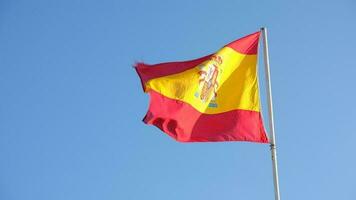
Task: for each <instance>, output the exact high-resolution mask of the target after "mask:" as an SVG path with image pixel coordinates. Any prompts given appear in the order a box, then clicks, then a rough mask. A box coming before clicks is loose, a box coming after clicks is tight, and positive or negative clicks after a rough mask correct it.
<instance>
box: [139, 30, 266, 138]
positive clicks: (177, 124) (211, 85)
mask: <svg viewBox="0 0 356 200" xmlns="http://www.w3.org/2000/svg"><path fill="white" fill-rule="evenodd" d="M259 36H260V32H256V33H253V34H250V35H247V36H245V37H243V38H240V39H238V40H236V41H233V42H231V43H229V44H227V45H226V46H224V47H223V48H221V49H220V50H219V51H217V52H216V53H214V54H211V55H207V56H204V57H202V58H198V59H195V60H189V61H181V62H167V63H160V64H154V65H149V64H144V63H137V64H136V65H135V69H136V71H137V73H138V75H139V77H140V79H141V83H142V87H143V90H144V92H147V93H148V94H149V95H150V103H149V109H148V112H147V114H146V116H145V117H144V119H143V121H144V122H145V123H146V124H149V125H154V126H156V127H158V128H159V129H161V130H162V131H163V132H165V133H166V134H168V135H169V136H171V137H172V138H174V139H175V140H177V141H180V142H218V141H249V142H259V143H268V138H267V135H266V132H265V129H264V127H263V122H262V116H261V105H260V97H259V89H258V79H257V77H258V76H257V50H258V43H259Z"/></svg>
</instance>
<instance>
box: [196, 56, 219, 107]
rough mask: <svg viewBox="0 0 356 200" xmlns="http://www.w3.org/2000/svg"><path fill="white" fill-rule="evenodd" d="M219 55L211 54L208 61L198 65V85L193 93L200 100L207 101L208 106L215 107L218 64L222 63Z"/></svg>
mask: <svg viewBox="0 0 356 200" xmlns="http://www.w3.org/2000/svg"><path fill="white" fill-rule="evenodd" d="M222 62H223V61H222V59H221V57H220V56H217V55H213V56H212V57H211V59H210V61H209V62H207V63H204V64H202V65H200V66H199V75H200V76H199V87H198V90H197V91H196V93H195V97H197V98H199V99H200V100H201V101H202V102H209V105H208V106H209V107H213V108H216V107H217V106H218V105H217V103H216V101H215V100H216V97H217V89H218V86H219V85H218V76H219V73H221V70H219V66H220V65H221V64H222Z"/></svg>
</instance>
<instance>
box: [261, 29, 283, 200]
mask: <svg viewBox="0 0 356 200" xmlns="http://www.w3.org/2000/svg"><path fill="white" fill-rule="evenodd" d="M261 32H262V37H263V54H264V63H265V75H266V78H265V79H266V89H267V101H268V114H269V130H270V135H269V140H270V149H271V156H272V167H273V183H274V196H275V200H280V195H279V180H278V166H277V150H276V137H275V135H274V120H273V103H272V89H271V76H270V68H269V56H268V40H267V28H265V27H262V28H261Z"/></svg>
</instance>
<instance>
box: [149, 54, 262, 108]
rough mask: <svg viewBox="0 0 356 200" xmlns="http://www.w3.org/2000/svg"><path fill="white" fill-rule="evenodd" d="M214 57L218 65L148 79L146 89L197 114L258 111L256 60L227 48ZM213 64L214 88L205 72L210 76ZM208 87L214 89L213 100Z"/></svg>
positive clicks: (203, 65) (251, 56) (205, 64)
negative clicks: (188, 105) (189, 108)
mask: <svg viewBox="0 0 356 200" xmlns="http://www.w3.org/2000/svg"><path fill="white" fill-rule="evenodd" d="M215 55H216V56H220V58H221V59H222V63H221V64H220V65H219V62H217V61H216V60H213V59H211V60H208V61H206V62H204V63H203V64H201V65H199V66H197V67H194V68H192V69H190V70H187V71H184V72H181V73H178V74H173V75H169V76H164V77H160V78H156V79H152V80H150V81H148V82H147V83H146V89H147V90H149V89H152V90H154V91H156V92H159V93H161V94H162V95H164V96H166V97H169V98H172V99H176V100H180V101H183V102H186V103H188V104H190V105H191V106H193V107H194V108H195V109H197V110H198V111H199V112H202V113H207V114H216V113H222V112H226V111H230V110H235V109H243V110H252V111H260V100H259V92H258V81H257V72H256V68H257V67H256V64H257V56H256V55H245V54H241V53H238V52H236V51H234V50H233V49H231V48H229V47H224V48H222V49H221V50H220V51H218V52H217V53H216V54H215ZM213 64H215V66H218V67H217V69H218V70H217V71H218V73H217V74H218V75H217V78H216V79H215V80H216V82H215V83H216V84H214V86H211V84H212V80H213V78H211V79H209V77H213V76H209V75H206V74H209V72H211V73H210V74H214V73H212V71H214V70H213V69H216V68H214V67H212V66H213ZM204 71H205V73H204ZM199 72H202V73H203V75H202V73H199ZM204 74H205V76H204ZM204 78H205V79H204ZM209 81H210V84H209ZM209 86H210V87H209ZM212 87H214V88H215V92H216V94H217V95H216V96H214V89H212ZM207 88H210V89H207ZM204 91H205V92H204ZM202 94H203V95H202ZM204 94H205V97H207V100H206V101H204V100H205V99H204V98H203V96H204ZM214 97H215V98H214Z"/></svg>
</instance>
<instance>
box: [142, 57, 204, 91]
mask: <svg viewBox="0 0 356 200" xmlns="http://www.w3.org/2000/svg"><path fill="white" fill-rule="evenodd" d="M210 57H211V55H207V56H204V57H201V58H198V59H195V60H188V61H181V62H167V63H160V64H155V65H149V64H145V63H136V65H135V69H136V71H137V73H138V75H139V76H140V79H141V84H142V88H143V89H144V88H145V84H146V82H147V81H149V80H151V79H154V78H158V77H162V76H168V75H171V74H177V73H180V72H183V71H186V70H188V69H191V68H193V67H196V66H198V65H199V64H200V63H202V62H204V61H206V60H208V59H209V58H210Z"/></svg>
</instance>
